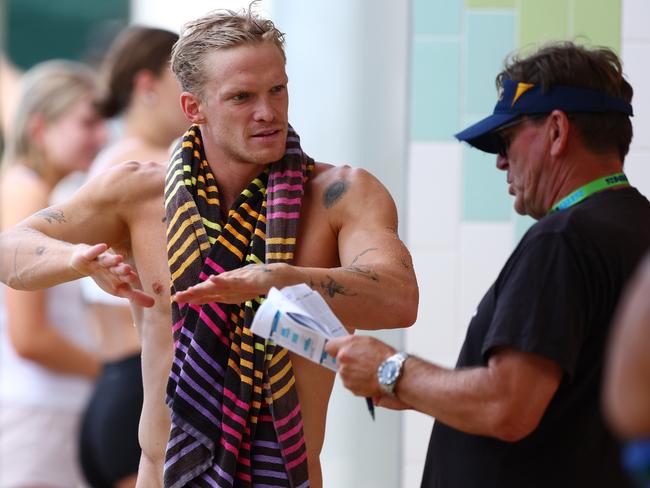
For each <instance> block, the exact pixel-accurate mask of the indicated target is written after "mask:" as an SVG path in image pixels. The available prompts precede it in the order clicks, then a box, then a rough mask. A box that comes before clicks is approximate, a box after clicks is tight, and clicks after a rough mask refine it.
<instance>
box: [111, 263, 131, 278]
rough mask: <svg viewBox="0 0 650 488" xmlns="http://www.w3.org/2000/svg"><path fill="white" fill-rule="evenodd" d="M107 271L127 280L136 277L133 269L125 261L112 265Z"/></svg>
mask: <svg viewBox="0 0 650 488" xmlns="http://www.w3.org/2000/svg"><path fill="white" fill-rule="evenodd" d="M109 271H110V272H111V273H113V274H114V275H116V276H118V277H119V278H120V279H126V280H127V281H133V280H134V279H136V278H137V277H138V275H137V274H136V273H135V271H133V268H132V267H131V266H130V265H128V264H126V263H119V264H117V265H116V266H112V267H110V268H109Z"/></svg>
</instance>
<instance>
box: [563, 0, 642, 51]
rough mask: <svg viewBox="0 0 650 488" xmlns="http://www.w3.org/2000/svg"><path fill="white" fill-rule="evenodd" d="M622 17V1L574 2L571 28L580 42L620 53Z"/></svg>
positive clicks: (589, 0) (590, 0)
mask: <svg viewBox="0 0 650 488" xmlns="http://www.w3.org/2000/svg"><path fill="white" fill-rule="evenodd" d="M646 1H647V0H646ZM621 15H622V14H621V0H573V15H572V18H573V26H570V28H571V29H572V31H573V32H572V33H573V36H574V37H577V38H578V39H577V40H578V41H584V40H587V41H588V43H589V44H592V45H598V46H607V47H610V48H612V49H614V50H615V51H617V52H620V50H621ZM648 20H650V19H648ZM584 38H586V39H584Z"/></svg>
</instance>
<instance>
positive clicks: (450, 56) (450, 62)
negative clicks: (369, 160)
mask: <svg viewBox="0 0 650 488" xmlns="http://www.w3.org/2000/svg"><path fill="white" fill-rule="evenodd" d="M412 56H413V57H412V65H411V66H412V76H411V140H413V141H440V140H448V139H450V138H451V137H452V135H453V134H454V133H455V132H457V131H458V124H459V117H460V115H459V112H460V108H459V105H460V104H459V97H460V89H459V86H460V43H459V42H433V41H426V40H417V39H416V41H415V42H414V43H413V52H412Z"/></svg>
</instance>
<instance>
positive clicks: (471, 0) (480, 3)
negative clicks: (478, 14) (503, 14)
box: [465, 0, 517, 8]
mask: <svg viewBox="0 0 650 488" xmlns="http://www.w3.org/2000/svg"><path fill="white" fill-rule="evenodd" d="M465 3H466V4H467V6H468V7H469V8H514V7H515V5H516V3H517V1H516V0H467V1H466V2H465Z"/></svg>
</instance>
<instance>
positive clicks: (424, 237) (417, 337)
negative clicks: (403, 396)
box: [402, 0, 650, 488]
mask: <svg viewBox="0 0 650 488" xmlns="http://www.w3.org/2000/svg"><path fill="white" fill-rule="evenodd" d="M648 21H650V1H648V0H624V1H622V0H543V1H542V0H413V9H412V31H413V38H412V46H411V49H412V51H411V62H412V64H411V101H410V106H411V113H410V152H409V175H410V176H409V181H408V191H407V195H408V200H407V208H408V220H407V239H408V243H409V246H410V248H411V251H412V253H413V257H414V262H415V266H416V271H417V275H418V280H419V283H420V310H419V315H418V320H417V323H416V324H415V325H414V326H413V327H412V328H411V329H409V330H408V331H407V332H406V340H405V343H406V348H407V350H409V351H411V352H412V353H415V354H417V355H420V356H422V357H426V358H428V359H430V360H432V361H434V362H436V363H438V364H442V365H445V366H453V364H454V363H455V360H456V357H457V355H458V351H459V349H460V345H461V344H462V341H463V338H464V335H465V330H466V327H467V324H468V322H469V319H470V317H471V316H472V314H473V312H474V309H475V307H476V305H477V304H478V302H479V300H480V298H481V297H482V295H483V293H484V292H485V291H486V290H487V288H488V287H489V286H490V284H491V283H492V282H493V281H494V279H495V278H496V275H497V273H498V272H499V270H500V269H501V267H502V265H503V263H504V262H505V260H506V259H507V257H508V256H509V254H510V252H511V251H512V249H513V246H514V244H515V243H516V242H517V241H518V240H519V239H520V237H521V236H522V235H523V233H524V232H525V230H526V229H527V228H528V227H529V226H530V224H531V223H532V222H533V221H532V219H530V218H528V217H521V216H518V215H516V214H515V213H514V211H513V210H512V199H511V197H509V196H508V194H507V186H506V183H505V174H504V173H503V172H501V171H499V170H497V169H496V167H495V158H494V156H492V155H487V154H484V153H481V152H479V151H476V150H473V149H470V148H469V147H467V146H463V145H460V144H459V143H457V142H456V141H455V139H453V134H454V133H455V132H458V131H459V130H460V129H462V128H464V127H465V126H467V125H469V124H470V123H472V122H474V121H476V120H478V119H480V118H482V117H484V116H486V115H487V114H488V113H490V112H491V111H492V108H493V106H494V103H495V99H496V90H495V85H494V78H495V76H496V74H497V73H498V72H499V71H500V69H501V67H502V64H503V59H504V58H505V56H506V55H507V54H508V53H510V52H512V51H513V50H515V49H517V48H529V49H530V48H533V47H534V46H535V45H538V44H539V43H540V42H543V41H547V40H557V39H575V40H578V41H582V42H586V43H589V44H595V45H606V46H609V47H611V48H613V49H614V50H615V51H617V52H619V53H622V56H623V58H624V63H625V66H626V68H625V70H626V73H627V74H628V77H629V79H630V81H631V83H632V85H633V86H634V88H635V97H634V107H635V111H636V114H637V115H636V117H635V118H634V128H635V134H636V137H635V140H634V143H633V145H632V149H631V152H630V155H629V157H628V160H627V164H626V167H627V172H628V174H629V176H630V178H631V180H632V181H633V183H634V184H635V186H637V187H639V188H640V189H641V191H643V192H644V193H645V194H647V195H648V194H650V68H649V67H648V60H649V59H650V30H649V29H648ZM432 424H433V421H432V419H430V418H428V417H426V416H424V415H421V414H418V413H413V412H409V413H406V414H405V416H404V429H403V436H404V439H403V446H404V450H403V463H404V464H403V466H404V470H403V483H402V486H403V487H408V488H410V487H417V486H419V483H420V478H421V474H422V468H423V463H424V458H425V454H426V449H427V445H428V439H429V433H430V430H431V426H432Z"/></svg>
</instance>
